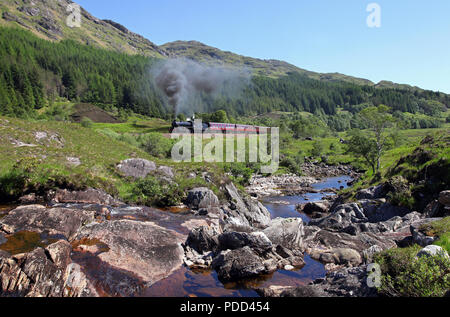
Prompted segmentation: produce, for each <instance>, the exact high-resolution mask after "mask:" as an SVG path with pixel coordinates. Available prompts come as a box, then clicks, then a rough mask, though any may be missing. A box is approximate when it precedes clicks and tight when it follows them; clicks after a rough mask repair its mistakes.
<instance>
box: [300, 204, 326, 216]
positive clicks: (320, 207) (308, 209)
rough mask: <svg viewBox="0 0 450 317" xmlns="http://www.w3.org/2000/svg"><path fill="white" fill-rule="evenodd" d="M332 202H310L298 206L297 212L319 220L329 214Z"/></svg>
mask: <svg viewBox="0 0 450 317" xmlns="http://www.w3.org/2000/svg"><path fill="white" fill-rule="evenodd" d="M329 209H330V202H328V201H318V202H310V203H307V204H305V205H298V206H297V210H298V211H300V212H303V213H305V214H307V215H309V216H312V217H313V218H319V217H321V216H323V215H325V214H326V213H328V212H329Z"/></svg>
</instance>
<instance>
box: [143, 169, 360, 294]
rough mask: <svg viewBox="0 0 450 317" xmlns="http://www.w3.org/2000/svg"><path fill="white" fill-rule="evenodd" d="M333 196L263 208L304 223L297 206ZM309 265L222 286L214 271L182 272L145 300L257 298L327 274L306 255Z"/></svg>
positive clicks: (328, 183)
mask: <svg viewBox="0 0 450 317" xmlns="http://www.w3.org/2000/svg"><path fill="white" fill-rule="evenodd" d="M351 180H352V179H351V178H350V177H348V176H341V177H333V178H327V179H325V180H323V181H321V182H319V183H317V184H314V185H313V186H312V187H313V189H315V190H318V191H323V190H326V189H341V188H342V187H343V188H347V187H348V185H347V183H348V182H350V181H351ZM326 195H333V193H331V192H328V193H327V192H326V191H324V192H323V193H308V194H305V195H301V196H289V197H288V196H280V197H270V198H266V199H263V201H262V203H263V205H264V206H265V207H266V208H267V209H268V210H269V212H270V214H271V216H272V218H278V217H281V218H296V217H301V218H302V219H303V221H304V222H305V223H308V222H309V221H310V218H309V217H308V216H307V215H305V214H302V213H299V212H298V211H297V210H296V205H298V204H302V203H307V202H314V201H320V200H322V199H323V197H324V196H326ZM305 263H306V265H305V266H304V267H303V268H302V269H300V270H296V271H284V270H279V271H277V272H275V273H274V274H271V275H267V276H261V277H259V278H257V279H248V280H245V281H241V282H240V283H230V284H226V285H224V284H222V283H221V282H220V281H219V280H218V278H217V274H216V272H214V271H191V270H189V269H187V268H182V269H180V270H178V271H177V272H175V273H174V274H172V275H171V276H170V277H169V278H167V279H165V280H162V281H160V282H158V283H156V284H154V285H153V286H151V287H150V288H147V289H146V290H145V291H144V292H143V293H142V296H150V297H163V296H175V297H187V296H189V297H218V296H220V297H258V294H257V293H256V291H254V288H261V287H268V286H271V285H283V286H300V285H305V284H308V283H310V282H311V281H314V280H315V279H318V278H322V277H325V275H326V270H325V267H324V265H323V264H321V263H320V262H317V261H315V260H313V259H311V258H310V257H309V255H307V254H306V255H305Z"/></svg>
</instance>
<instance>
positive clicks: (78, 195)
mask: <svg viewBox="0 0 450 317" xmlns="http://www.w3.org/2000/svg"><path fill="white" fill-rule="evenodd" d="M53 201H54V202H56V203H76V204H97V205H108V206H120V205H122V204H123V203H122V202H120V201H118V200H116V199H114V198H113V197H112V196H111V195H109V194H107V193H105V192H103V191H101V190H97V189H92V188H89V189H88V190H85V191H68V190H66V189H58V190H57V191H56V193H55V195H54V197H53Z"/></svg>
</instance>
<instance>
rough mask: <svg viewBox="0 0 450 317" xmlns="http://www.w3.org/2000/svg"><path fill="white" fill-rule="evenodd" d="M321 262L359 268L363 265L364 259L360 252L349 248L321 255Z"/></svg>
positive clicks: (336, 249) (333, 250) (337, 249)
mask: <svg viewBox="0 0 450 317" xmlns="http://www.w3.org/2000/svg"><path fill="white" fill-rule="evenodd" d="M318 258H319V261H320V262H322V263H333V264H338V265H351V266H358V265H360V264H361V263H362V257H361V255H360V254H359V252H358V251H356V250H353V249H349V248H335V249H331V250H329V251H326V252H323V253H321V254H320V255H319V256H318Z"/></svg>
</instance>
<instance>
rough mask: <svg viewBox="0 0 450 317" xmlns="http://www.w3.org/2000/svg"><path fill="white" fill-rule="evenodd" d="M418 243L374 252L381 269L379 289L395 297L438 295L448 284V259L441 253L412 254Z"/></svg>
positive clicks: (444, 290)
mask: <svg viewBox="0 0 450 317" xmlns="http://www.w3.org/2000/svg"><path fill="white" fill-rule="evenodd" d="M419 250H420V247H419V246H413V247H409V248H405V249H393V250H388V251H385V252H382V253H380V254H378V255H376V256H375V261H376V262H377V263H378V264H379V265H380V267H381V271H382V277H381V286H380V288H379V289H378V290H379V292H380V293H381V294H383V295H386V296H396V297H442V296H444V295H445V293H446V292H447V291H448V289H449V288H450V260H449V259H448V258H446V257H445V256H444V255H437V256H430V257H427V256H424V257H421V258H416V254H417V252H418V251H419Z"/></svg>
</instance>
